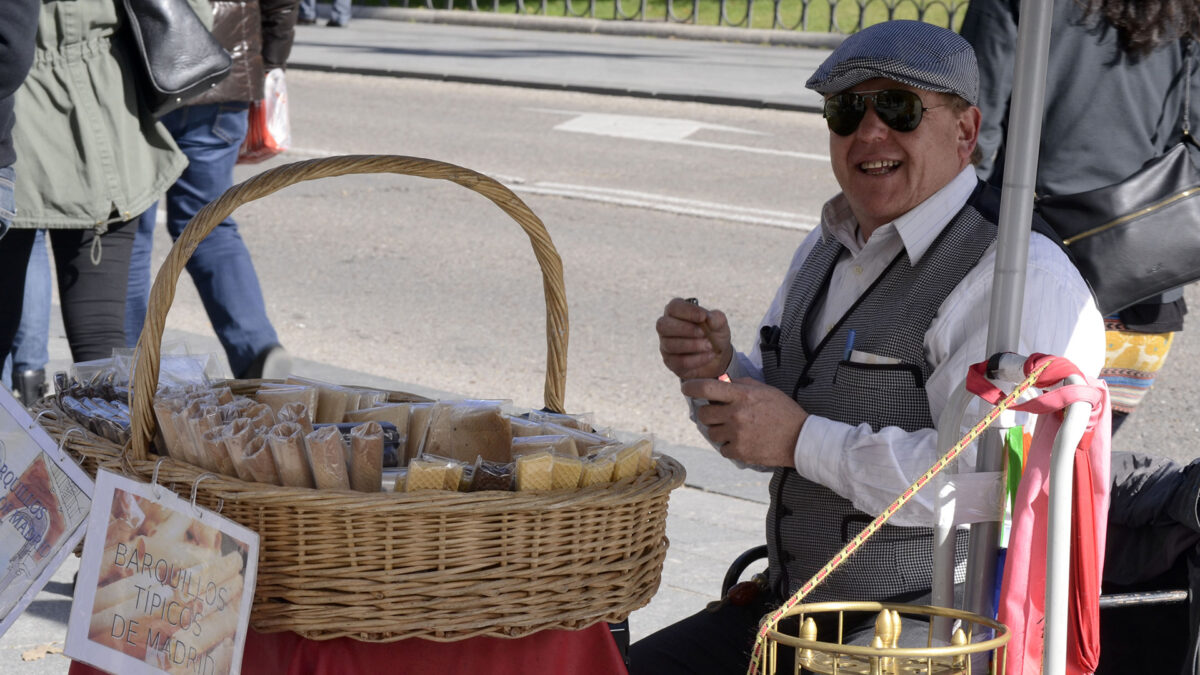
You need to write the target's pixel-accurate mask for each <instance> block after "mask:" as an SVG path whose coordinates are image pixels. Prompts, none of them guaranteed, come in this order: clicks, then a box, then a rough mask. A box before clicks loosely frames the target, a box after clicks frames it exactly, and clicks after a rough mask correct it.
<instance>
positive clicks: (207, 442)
mask: <svg viewBox="0 0 1200 675" xmlns="http://www.w3.org/2000/svg"><path fill="white" fill-rule="evenodd" d="M200 443H201V451H202V452H203V453H204V455H205V457H207V458H208V460H209V461H210V462H212V464H213V466H215V467H216V470H217V472H218V473H220V474H222V475H225V476H237V475H238V474H237V469H235V468H234V466H233V460H232V459H230V457H229V451H228V450H226V449H225V427H223V426H217V427H213V428H212V429H209V430H208V431H206V432H204V435H203V436H202V437H201V439H200Z"/></svg>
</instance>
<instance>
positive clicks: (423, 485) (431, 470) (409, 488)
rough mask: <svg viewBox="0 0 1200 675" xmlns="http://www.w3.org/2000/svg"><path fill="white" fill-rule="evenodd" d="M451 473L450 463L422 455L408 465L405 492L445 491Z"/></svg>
mask: <svg viewBox="0 0 1200 675" xmlns="http://www.w3.org/2000/svg"><path fill="white" fill-rule="evenodd" d="M449 473H450V462H448V461H446V460H445V459H438V458H435V457H427V456H425V455H421V456H420V457H416V458H414V459H413V460H412V461H411V462H409V463H408V474H407V476H406V477H405V480H404V491H405V492H416V491H417V490H442V489H445V486H446V480H447V475H448V474H449ZM397 484H398V483H397Z"/></svg>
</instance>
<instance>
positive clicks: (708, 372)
mask: <svg viewBox="0 0 1200 675" xmlns="http://www.w3.org/2000/svg"><path fill="white" fill-rule="evenodd" d="M654 327H655V329H656V330H657V331H658V351H659V352H660V353H661V354H662V359H663V363H664V364H666V366H667V368H669V369H670V370H671V372H672V373H675V374H676V375H678V376H679V377H680V378H682V379H685V380H689V379H693V378H701V377H712V378H715V377H720V376H721V375H722V374H723V373H724V372H725V371H726V370H727V369H728V368H729V363H730V362H731V361H732V360H733V343H732V342H731V340H730V336H729V322H728V321H727V320H726V319H725V314H724V313H722V312H721V311H720V310H713V311H709V310H707V309H705V308H703V307H701V306H699V305H697V304H694V303H692V302H688V301H687V300H684V299H683V298H674V299H672V300H671V302H669V303H667V307H666V309H665V310H663V315H662V316H661V317H659V319H658V322H657V323H656V324H655V325H654Z"/></svg>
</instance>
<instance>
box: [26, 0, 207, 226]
mask: <svg viewBox="0 0 1200 675" xmlns="http://www.w3.org/2000/svg"><path fill="white" fill-rule="evenodd" d="M203 4H207V3H203ZM206 18H208V19H209V20H211V14H208V16H207V17H206ZM122 23H123V16H122V13H121V12H120V11H118V10H117V8H116V7H115V5H114V4H113V0H46V1H45V2H44V3H43V4H42V10H41V16H40V17H39V20H38V33H37V51H36V53H35V55H34V61H33V68H32V69H31V70H30V71H29V75H28V77H26V79H25V82H24V84H23V85H22V86H21V88H20V90H18V92H17V97H16V125H15V127H14V129H13V137H14V142H15V145H16V150H17V162H16V164H15V167H16V172H17V175H18V176H20V178H19V181H20V183H19V185H20V186H19V188H18V189H17V191H16V192H17V195H16V201H17V217H16V220H15V221H14V222H13V227H24V228H31V227H38V228H68V229H83V228H95V229H96V230H97V231H98V232H104V231H106V230H107V229H108V225H109V224H110V223H114V222H119V221H125V220H131V219H133V218H136V217H137V216H138V215H140V214H141V213H142V212H143V211H145V210H146V209H147V208H149V207H150V205H151V204H153V203H154V202H155V201H156V200H157V199H158V198H159V197H160V196H161V195H162V194H163V193H164V192H166V190H167V188H168V187H170V186H171V184H172V183H174V182H175V180H176V179H177V178H178V177H179V175H180V173H182V172H183V169H184V167H185V166H187V157H186V156H185V155H184V154H183V153H182V152H181V151H180V150H179V148H178V147H177V146H176V145H175V141H174V140H172V139H171V135H170V134H169V133H167V130H166V129H165V128H164V127H163V126H162V125H161V124H159V123H158V122H157V121H156V120H155V119H154V118H153V117H151V116H150V115H149V114H147V113H144V112H142V111H141V108H140V106H139V105H138V98H137V92H136V89H135V86H136V85H135V84H134V80H133V74H132V71H131V67H132V66H133V64H132V63H131V62H130V61H129V60H128V58H127V56H126V54H127V53H129V52H127V51H126V49H127V45H125V44H124V41H125V40H126V38H125V35H126V33H125V32H124V31H123V30H120V29H121V24H122Z"/></svg>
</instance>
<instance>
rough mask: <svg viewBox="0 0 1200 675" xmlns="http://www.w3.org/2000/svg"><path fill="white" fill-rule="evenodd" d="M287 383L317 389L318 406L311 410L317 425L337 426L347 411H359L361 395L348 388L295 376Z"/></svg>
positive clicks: (288, 379)
mask: <svg viewBox="0 0 1200 675" xmlns="http://www.w3.org/2000/svg"><path fill="white" fill-rule="evenodd" d="M286 383H287V384H298V385H302V386H309V387H315V388H316V389H317V405H316V407H315V408H309V410H310V411H311V412H312V419H313V422H314V423H316V424H337V423H338V422H341V421H342V418H344V417H345V416H346V411H347V410H357V409H358V398H359V394H358V392H357V391H354V390H352V389H350V388H348V387H340V386H338V385H335V384H329V383H328V382H321V381H319V380H312V379H309V378H306V377H297V376H295V375H293V376H291V377H289V378H287V380H286Z"/></svg>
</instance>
